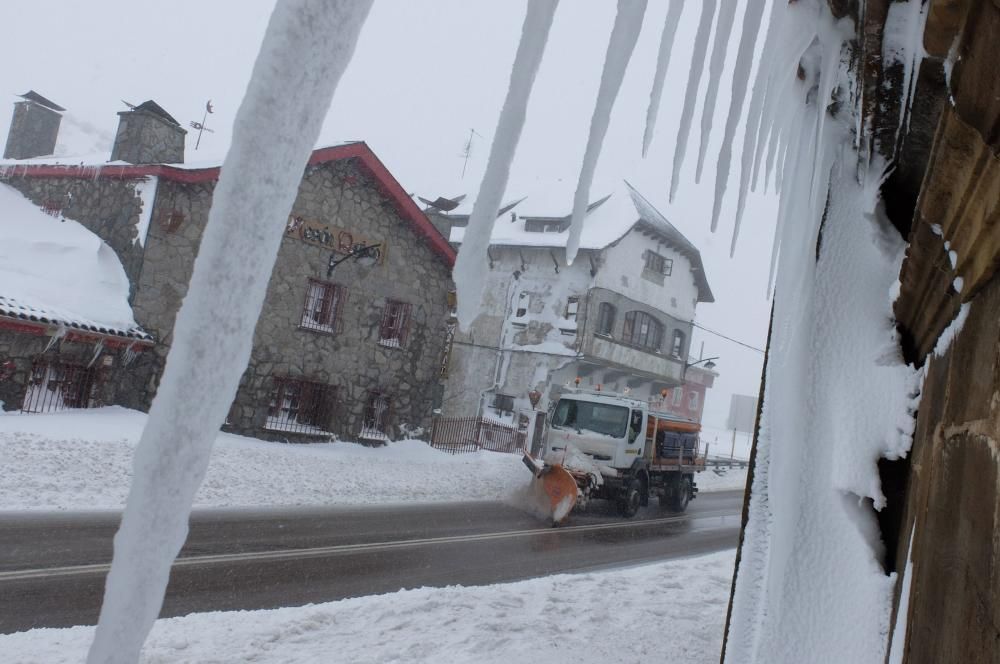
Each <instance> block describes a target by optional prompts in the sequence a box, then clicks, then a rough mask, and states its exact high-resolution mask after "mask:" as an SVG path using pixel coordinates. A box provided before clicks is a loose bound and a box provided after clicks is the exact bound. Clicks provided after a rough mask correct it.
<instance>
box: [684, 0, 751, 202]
mask: <svg viewBox="0 0 1000 664" xmlns="http://www.w3.org/2000/svg"><path fill="white" fill-rule="evenodd" d="M738 4H739V3H737V2H736V1H735V0H723V2H722V6H721V7H720V8H719V18H718V20H717V21H716V22H715V43H714V44H713V45H712V58H711V60H710V61H709V66H708V91H707V92H706V94H705V103H704V104H703V105H702V107H701V144H700V146H699V147H698V166H697V168H696V169H695V172H694V181H695V182H696V183H697V182H701V170H702V168H703V167H704V166H705V152H706V151H707V150H708V139H709V138H710V137H711V135H712V120H713V119H714V118H715V102H716V100H717V99H718V97H719V84H720V83H721V82H722V70H723V69H724V68H725V66H726V52H727V51H728V50H729V38H730V37H731V36H732V32H733V20H734V19H735V18H736V6H737V5H738ZM734 85H735V81H734ZM744 85H745V83H744Z"/></svg>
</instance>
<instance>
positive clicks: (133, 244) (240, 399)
mask: <svg viewBox="0 0 1000 664" xmlns="http://www.w3.org/2000/svg"><path fill="white" fill-rule="evenodd" d="M120 115H121V116H122V119H121V122H122V123H126V122H127V123H128V127H127V128H120V129H119V132H118V135H117V137H116V143H115V146H114V153H115V155H117V156H118V157H128V158H130V159H131V158H134V159H136V160H137V161H138V162H140V163H135V164H119V163H117V162H114V163H111V164H79V163H73V160H72V159H67V160H65V161H60V160H55V159H32V160H23V161H4V162H0V180H2V181H3V182H5V183H6V184H8V185H10V186H11V187H14V188H16V189H18V190H19V191H21V192H22V193H23V194H24V195H25V196H27V197H28V198H29V199H31V200H32V201H33V202H34V203H35V204H36V205H38V206H39V207H43V208H45V209H48V210H58V212H59V214H61V215H63V216H65V217H66V218H67V219H73V220H75V221H77V222H79V223H80V224H82V225H83V226H85V227H86V228H89V229H91V230H92V231H93V232H94V233H96V234H97V235H98V236H100V237H101V238H102V239H104V241H105V242H106V243H107V244H108V245H109V246H110V247H111V248H112V249H113V250H114V251H115V253H116V254H117V256H118V257H119V258H120V260H121V263H122V265H123V266H124V270H125V273H126V274H127V275H128V280H129V303H130V304H131V306H132V308H133V309H134V312H135V317H136V320H137V321H139V323H140V324H141V325H142V328H143V329H144V330H145V331H147V332H148V333H149V334H151V335H152V336H153V337H154V338H155V339H156V341H157V344H156V346H155V347H154V348H153V349H152V352H151V353H148V355H149V357H150V361H149V363H148V364H149V366H148V367H147V369H146V371H145V381H144V384H143V387H142V389H136V390H133V391H131V392H129V393H128V394H120V395H119V396H118V399H117V401H116V402H117V403H122V404H123V405H127V406H131V407H138V408H148V406H149V404H150V402H151V400H152V397H153V394H154V393H155V388H156V384H157V381H158V379H159V376H160V375H161V372H162V368H163V364H164V361H165V358H166V355H167V352H168V351H169V349H170V344H171V332H172V329H173V323H174V318H175V316H176V314H177V311H178V310H179V307H180V304H181V301H182V299H183V297H184V294H185V293H186V290H187V284H188V281H189V279H190V276H191V272H192V268H193V263H194V257H195V255H196V253H197V249H198V244H199V242H200V239H201V235H202V232H203V230H204V227H205V223H206V221H207V218H208V211H209V207H210V205H211V200H212V192H213V190H214V187H215V183H216V181H217V179H218V176H219V168H218V167H215V168H189V167H185V166H184V165H183V164H182V163H180V162H182V160H183V154H182V153H181V154H178V153H177V151H176V145H177V144H176V142H175V138H176V137H177V136H181V134H180V133H179V131H181V132H182V131H183V130H179V127H178V126H176V122H171V121H172V118H170V117H169V115H167V114H166V113H165V112H164V111H162V109H160V107H159V106H157V105H155V103H154V102H146V103H145V104H142V105H140V106H138V107H135V108H134V109H132V110H131V111H127V112H124V113H122V114H120ZM144 124H145V125H146V126H143V125H144ZM178 130H179V131H178ZM150 137H153V138H150ZM180 145H181V146H183V142H181V143H180ZM178 157H180V158H178ZM166 162H172V163H166ZM275 223H276V224H284V225H285V228H286V232H285V236H284V238H283V240H282V243H281V247H280V250H279V254H278V258H277V262H276V264H275V268H274V271H273V274H272V276H271V281H270V285H269V287H268V292H267V296H266V300H265V303H264V307H263V311H262V313H261V316H260V319H259V321H258V324H257V329H256V332H255V335H254V345H253V350H252V353H251V359H250V362H249V365H248V367H247V370H246V373H245V374H244V375H243V378H242V380H241V383H240V387H239V390H238V393H237V395H236V398H235V400H234V403H233V407H232V409H231V411H230V414H229V417H228V419H227V427H228V429H230V430H232V431H234V432H239V433H243V434H247V435H253V436H257V437H262V438H267V439H280V440H300V441H301V440H312V439H326V438H329V437H330V436H331V435H334V436H339V437H343V438H349V439H354V438H359V437H361V438H366V439H372V440H383V439H387V438H394V437H398V436H400V435H402V434H403V433H404V432H410V433H412V432H414V431H416V430H418V429H420V428H422V427H423V428H426V427H427V425H429V423H430V416H431V412H432V410H433V407H434V405H435V403H436V400H439V399H440V388H439V380H438V377H439V374H440V370H441V362H442V359H443V355H444V349H445V337H446V329H445V328H446V323H447V315H448V310H449V307H448V293H449V290H450V272H451V266H452V264H453V262H454V257H455V252H454V250H453V249H452V248H451V247H450V246H449V244H448V243H447V241H446V240H445V238H444V237H442V236H441V234H440V233H438V232H437V231H436V230H435V229H434V227H433V226H432V225H431V224H430V222H429V221H428V219H427V217H426V216H425V215H424V214H423V213H422V212H421V211H420V210H419V208H418V207H417V206H416V205H415V204H414V203H413V202H412V201H411V200H410V198H409V197H408V196H407V195H406V193H405V192H404V191H403V190H402V188H401V187H400V185H399V183H398V182H396V180H395V179H394V178H393V177H392V175H391V174H390V173H389V172H388V170H387V169H386V168H385V166H384V165H383V164H382V163H381V162H380V161H379V160H378V158H377V157H376V156H375V155H374V154H373V153H372V151H371V150H370V149H369V148H368V146H367V145H365V144H364V143H350V144H343V145H337V146H333V147H328V148H323V149H319V150H316V151H315V152H314V153H313V155H312V157H311V159H310V160H309V164H308V166H307V168H306V171H305V173H304V175H303V179H302V183H301V186H300V189H299V194H298V196H297V198H296V200H295V203H294V205H293V207H292V210H291V215H290V216H289V218H288V219H282V220H275ZM341 259H343V260H341ZM333 263H336V265H335V266H334V267H333V268H332V269H331V265H332V264H333ZM233 296H234V297H239V294H238V293H234V294H233ZM204 333H205V334H213V333H214V331H213V330H211V329H206V330H205V331H204Z"/></svg>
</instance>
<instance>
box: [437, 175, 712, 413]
mask: <svg viewBox="0 0 1000 664" xmlns="http://www.w3.org/2000/svg"><path fill="white" fill-rule="evenodd" d="M547 198H550V199H551V200H546V199H547ZM438 202H439V203H440V202H444V203H446V205H445V206H444V207H448V206H449V205H447V203H449V202H448V201H447V200H446V199H439V201H438ZM571 205H572V196H565V195H560V196H556V195H554V194H553V195H551V196H549V197H547V196H545V195H542V196H534V195H529V196H527V197H524V198H523V199H520V200H516V202H515V201H512V202H511V203H510V204H508V205H506V206H505V207H504V208H502V210H501V214H500V216H499V217H498V218H497V221H496V223H495V225H494V229H493V235H492V239H491V246H490V250H489V265H488V266H486V268H487V269H488V270H489V275H488V278H487V282H486V293H485V302H484V305H483V309H482V311H481V313H480V314H479V316H478V317H477V318H476V319H475V321H474V322H473V324H472V325H471V326H470V328H469V329H468V330H465V331H461V330H456V332H455V334H454V340H453V343H452V347H451V351H450V357H449V361H448V365H447V377H446V383H445V391H444V399H443V403H442V407H441V411H442V415H444V416H446V417H462V416H472V415H476V414H477V413H481V414H483V415H486V416H492V417H498V418H501V419H508V418H513V417H514V416H516V414H518V413H530V411H532V410H545V409H546V408H547V406H548V403H549V402H550V401H551V399H552V398H553V397H554V396H556V395H557V394H558V392H559V391H560V390H561V389H562V388H563V387H565V386H570V385H574V384H575V383H576V380H577V379H578V378H579V380H580V383H579V384H580V386H581V387H588V388H593V389H596V387H597V386H598V385H600V386H601V389H606V390H614V391H618V392H624V391H626V390H628V392H629V394H630V395H631V396H634V397H636V398H640V399H642V398H647V397H649V396H651V395H659V394H660V391H661V390H662V389H669V388H672V387H674V386H677V385H680V384H682V383H683V382H684V373H685V363H686V361H687V357H688V348H689V345H690V341H691V328H692V325H691V323H692V321H693V320H694V318H695V310H696V307H697V305H698V303H699V302H712V301H714V298H713V296H712V291H711V289H710V288H709V285H708V280H707V278H706V276H705V270H704V266H703V265H702V261H701V255H700V254H699V252H698V249H697V248H696V247H695V246H694V245H693V244H692V243H691V242H690V241H688V239H687V238H685V237H684V235H683V234H682V233H681V232H680V231H678V230H677V228H675V227H674V226H673V225H672V224H671V223H670V222H669V221H667V219H666V218H665V217H664V216H663V215H662V214H660V212H659V211H657V210H656V209H655V208H654V207H653V206H652V205H651V204H650V203H649V202H648V201H647V200H646V199H645V198H643V197H642V195H641V194H640V193H639V192H638V191H636V190H635V189H634V188H633V187H632V186H631V185H629V184H628V183H625V182H623V183H621V184H620V185H619V186H618V187H617V188H616V189H615V190H614V191H613V192H612V193H610V194H608V195H603V196H602V197H600V198H597V199H595V200H594V202H593V203H592V204H591V205H590V208H589V211H588V213H587V218H586V221H585V224H584V230H583V235H582V238H581V242H580V252H579V254H578V256H577V258H576V260H575V261H574V263H573V264H572V265H566V260H565V246H566V240H567V238H568V236H569V232H568V227H569V215H570V207H571ZM470 211H471V201H469V200H467V199H464V200H462V201H461V202H460V204H459V205H458V206H457V207H455V208H454V209H453V210H451V211H449V212H442V211H440V210H438V211H437V212H435V211H434V210H433V209H429V210H428V213H429V214H430V216H431V219H432V221H433V222H434V223H435V225H437V226H438V227H439V228H442V227H445V228H446V227H448V226H450V240H451V242H452V243H453V244H456V245H460V244H461V243H462V238H463V236H464V233H465V225H466V224H467V223H468V214H469V212H470ZM533 391H537V392H539V393H540V394H541V397H540V400H539V402H538V404H537V405H536V406H535V408H534V409H533V408H532V404H531V400H530V397H529V394H530V393H531V392H533Z"/></svg>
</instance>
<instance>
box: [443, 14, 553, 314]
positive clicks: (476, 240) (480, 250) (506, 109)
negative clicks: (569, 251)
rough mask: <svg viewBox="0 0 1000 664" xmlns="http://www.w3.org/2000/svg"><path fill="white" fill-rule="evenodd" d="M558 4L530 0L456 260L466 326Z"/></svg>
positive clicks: (475, 307)
mask: <svg viewBox="0 0 1000 664" xmlns="http://www.w3.org/2000/svg"><path fill="white" fill-rule="evenodd" d="M557 5H558V0H531V1H530V2H529V3H528V10H527V14H526V15H525V17H524V26H523V27H522V28H521V43H520V44H519V45H518V47H517V54H516V55H515V56H514V66H513V69H512V71H511V75H510V85H509V87H508V89H507V98H506V99H505V100H504V105H503V109H501V111H500V119H499V121H498V122H497V130H496V134H495V135H494V138H493V146H492V148H490V157H489V161H488V162H487V164H486V172H485V174H484V175H483V183H482V185H481V186H480V188H479V195H478V196H477V197H476V202H475V204H474V205H473V208H472V214H471V216H470V217H469V224H468V228H467V229H465V237H464V238H463V239H464V240H465V242H463V244H462V248H461V250H460V251H459V252H458V259H457V261H456V262H455V269H454V280H455V285H456V286H457V288H458V310H457V314H458V324H459V326H460V327H461V328H462V329H466V328H467V327H468V326H469V325H471V324H472V321H473V320H474V319H475V317H476V315H477V314H478V312H479V310H480V308H481V305H482V296H483V287H484V285H485V278H486V277H485V274H486V271H485V270H484V269H483V266H484V265H485V264H486V262H487V251H488V249H489V245H490V233H491V232H492V230H493V223H494V221H496V218H497V211H498V210H499V209H500V204H501V201H502V198H503V195H504V191H505V190H506V188H507V179H508V177H509V176H510V164H511V162H512V161H513V159H514V152H515V150H516V148H517V143H518V140H520V138H521V129H522V127H523V126H524V118H525V115H526V113H527V107H528V99H529V97H530V96H531V88H532V86H533V85H534V83H535V74H537V73H538V65H539V64H540V63H541V61H542V54H543V53H544V52H545V43H546V41H548V36H549V28H550V27H551V26H552V17H553V15H554V14H555V11H556V6H557Z"/></svg>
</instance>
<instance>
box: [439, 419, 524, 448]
mask: <svg viewBox="0 0 1000 664" xmlns="http://www.w3.org/2000/svg"><path fill="white" fill-rule="evenodd" d="M527 440H528V432H527V431H524V430H521V429H518V428H517V427H516V426H513V425H510V424H504V423H502V422H497V421H496V420H490V419H485V418H481V417H454V418H444V417H438V418H436V419H435V420H434V425H433V427H432V428H431V446H432V447H436V448H437V449H439V450H443V451H445V452H451V453H452V454H458V453H459V452H475V451H476V450H490V451H491V452H507V453H509V454H521V453H523V452H524V451H525V445H526V443H527Z"/></svg>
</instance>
